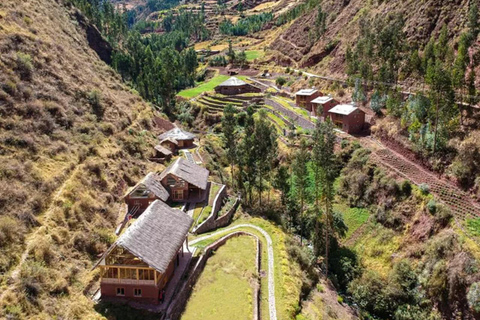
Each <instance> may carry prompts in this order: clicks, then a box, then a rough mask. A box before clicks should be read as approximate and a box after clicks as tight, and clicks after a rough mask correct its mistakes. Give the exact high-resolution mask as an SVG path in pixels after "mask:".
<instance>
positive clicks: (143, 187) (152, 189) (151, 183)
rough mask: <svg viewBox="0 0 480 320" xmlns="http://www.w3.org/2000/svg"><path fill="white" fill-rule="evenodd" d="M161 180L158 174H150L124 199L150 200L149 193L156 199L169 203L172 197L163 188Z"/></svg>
mask: <svg viewBox="0 0 480 320" xmlns="http://www.w3.org/2000/svg"><path fill="white" fill-rule="evenodd" d="M161 180H162V179H161V178H160V176H159V175H158V174H156V173H153V172H149V173H148V174H147V175H146V176H145V177H144V178H143V179H142V180H140V182H138V183H137V184H136V185H135V186H133V188H131V189H130V190H129V191H128V192H127V193H126V194H125V196H124V197H128V196H132V197H133V198H149V193H152V194H153V195H154V196H155V198H158V199H160V200H162V201H167V199H168V197H169V196H170V195H169V194H168V191H167V189H165V188H164V187H163V185H162V183H161Z"/></svg>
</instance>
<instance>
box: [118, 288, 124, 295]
mask: <svg viewBox="0 0 480 320" xmlns="http://www.w3.org/2000/svg"><path fill="white" fill-rule="evenodd" d="M124 295H125V288H117V296H124Z"/></svg>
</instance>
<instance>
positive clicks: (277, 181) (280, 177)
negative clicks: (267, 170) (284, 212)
mask: <svg viewBox="0 0 480 320" xmlns="http://www.w3.org/2000/svg"><path fill="white" fill-rule="evenodd" d="M289 177H290V174H289V173H288V167H287V166H285V165H280V166H279V167H278V168H277V170H275V178H274V180H273V187H274V188H275V189H277V190H280V192H281V199H282V205H284V206H285V205H286V204H287V197H288V193H289V192H290V184H289V183H288V179H289Z"/></svg>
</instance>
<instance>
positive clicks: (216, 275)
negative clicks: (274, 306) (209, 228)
mask: <svg viewBox="0 0 480 320" xmlns="http://www.w3.org/2000/svg"><path fill="white" fill-rule="evenodd" d="M255 254H256V250H255V240H254V239H253V238H252V237H248V236H242V237H238V238H232V239H230V240H228V241H227V243H226V244H225V245H223V246H222V247H220V248H219V249H218V250H217V251H216V252H215V254H214V255H212V256H211V257H210V258H209V259H208V261H207V265H206V266H205V269H204V270H203V272H202V274H201V275H200V278H199V279H198V282H197V283H196V285H195V287H194V289H193V292H192V296H191V297H190V300H189V301H188V303H187V307H186V309H185V312H184V313H183V315H182V320H190V319H191V320H194V319H195V320H196V319H204V320H208V319H212V320H213V319H245V320H247V319H252V314H253V284H254V282H255V281H256V278H257V272H256V270H255Z"/></svg>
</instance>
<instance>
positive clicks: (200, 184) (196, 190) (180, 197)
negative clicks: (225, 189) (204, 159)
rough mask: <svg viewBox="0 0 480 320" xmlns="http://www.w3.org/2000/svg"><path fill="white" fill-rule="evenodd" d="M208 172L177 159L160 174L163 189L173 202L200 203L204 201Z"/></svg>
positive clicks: (182, 159) (193, 164) (186, 161)
mask: <svg viewBox="0 0 480 320" xmlns="http://www.w3.org/2000/svg"><path fill="white" fill-rule="evenodd" d="M209 175H210V172H209V171H208V170H207V169H205V168H203V167H201V166H199V165H197V164H195V163H192V162H190V161H188V160H186V159H184V158H178V159H177V160H176V161H175V162H174V163H172V164H171V165H170V166H168V168H166V169H165V170H164V171H163V172H162V173H161V174H160V180H161V183H162V185H163V187H164V188H165V189H166V190H167V191H168V193H169V194H170V200H171V201H174V202H200V201H202V199H205V197H206V194H207V187H208V177H209Z"/></svg>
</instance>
